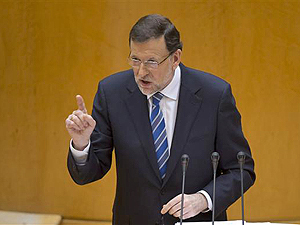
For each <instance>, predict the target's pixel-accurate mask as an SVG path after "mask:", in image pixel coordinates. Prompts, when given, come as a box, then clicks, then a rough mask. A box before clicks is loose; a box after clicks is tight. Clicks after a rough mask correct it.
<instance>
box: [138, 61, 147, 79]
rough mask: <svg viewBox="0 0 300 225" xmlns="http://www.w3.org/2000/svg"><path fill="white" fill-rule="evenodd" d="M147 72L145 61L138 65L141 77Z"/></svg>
mask: <svg viewBox="0 0 300 225" xmlns="http://www.w3.org/2000/svg"><path fill="white" fill-rule="evenodd" d="M146 74H148V70H147V68H146V67H145V65H144V63H141V64H140V66H139V67H138V70H137V75H138V76H140V77H143V76H145V75H146Z"/></svg>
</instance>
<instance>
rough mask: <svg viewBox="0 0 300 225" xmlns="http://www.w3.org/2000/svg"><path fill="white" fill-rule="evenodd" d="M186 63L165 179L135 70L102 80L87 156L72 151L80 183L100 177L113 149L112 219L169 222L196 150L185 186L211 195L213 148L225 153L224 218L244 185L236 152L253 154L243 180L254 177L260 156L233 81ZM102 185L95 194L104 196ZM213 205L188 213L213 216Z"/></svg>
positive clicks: (219, 207)
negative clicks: (247, 133) (166, 209)
mask: <svg viewBox="0 0 300 225" xmlns="http://www.w3.org/2000/svg"><path fill="white" fill-rule="evenodd" d="M180 67H181V86H180V94H179V103H178V111H177V119H176V125H175V130H174V136H173V142H172V146H171V155H170V158H169V161H168V168H167V173H166V177H165V179H164V180H163V181H162V180H161V178H160V175H159V170H158V166H157V162H156V155H155V151H154V145H153V138H152V132H151V126H150V122H149V111H148V105H147V98H146V96H145V95H143V94H142V93H141V92H140V90H139V89H138V87H137V85H136V83H135V81H134V75H133V71H132V70H128V71H124V72H120V73H117V74H114V75H112V76H109V77H107V78H105V79H104V80H102V81H101V82H100V83H99V87H98V92H97V94H96V96H95V100H94V106H93V113H92V116H93V118H94V119H95V120H96V121H97V125H96V128H95V130H94V132H93V134H92V137H91V147H90V151H89V156H88V161H87V163H86V164H85V165H81V166H80V165H76V163H75V161H74V159H73V157H72V154H69V157H68V168H69V172H70V174H71V176H72V178H73V179H74V181H75V182H76V183H77V184H86V183H89V182H93V181H96V180H98V179H101V178H102V177H103V176H104V175H105V174H106V173H107V171H108V170H109V169H110V167H111V159H112V151H113V148H114V149H115V155H116V167H117V189H116V196H115V201H114V207H113V224H117V225H123V224H131V225H155V224H162V221H163V222H164V224H165V225H171V224H174V223H175V222H177V221H178V219H177V218H175V217H173V216H170V215H169V214H166V215H164V216H163V217H162V215H161V214H160V210H161V208H162V205H163V204H165V203H167V202H168V201H169V200H170V199H172V198H173V197H175V196H176V195H178V194H180V193H181V178H182V167H181V162H180V158H181V156H182V154H184V153H185V154H188V155H189V157H190V162H189V167H188V170H187V173H186V187H185V190H186V191H185V193H187V194H191V193H196V192H197V191H199V190H205V191H206V192H207V193H208V194H209V195H210V196H212V189H213V188H212V186H213V185H212V178H213V170H212V165H211V153H212V152H213V151H217V152H219V154H220V161H219V166H218V174H217V182H216V219H217V220H226V209H227V208H228V207H229V206H230V205H231V204H232V203H233V202H234V201H236V200H237V199H238V198H239V197H240V195H241V193H240V172H239V165H238V163H237V158H236V155H237V153H238V152H239V151H244V152H245V153H246V154H247V159H246V163H245V172H244V187H245V190H247V189H248V188H249V187H250V186H251V185H252V184H253V183H254V180H255V174H254V163H253V160H252V157H251V153H250V149H249V146H248V143H247V141H246V139H245V138H244V136H243V133H242V129H241V120H240V119H241V117H240V114H239V112H238V110H237V109H236V106H235V100H234V98H233V96H232V94H231V88H230V85H229V84H228V83H226V82H225V81H223V80H221V79H220V78H217V77H215V76H213V75H210V74H207V73H204V72H201V71H197V70H194V69H191V68H187V67H185V66H184V65H182V64H181V65H180ZM101 194H103V195H104V194H105V193H98V194H97V196H99V198H100V197H101ZM209 220H211V212H208V213H200V214H198V215H197V216H195V217H193V218H190V219H188V220H186V221H209Z"/></svg>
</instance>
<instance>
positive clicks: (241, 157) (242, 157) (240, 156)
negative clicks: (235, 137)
mask: <svg viewBox="0 0 300 225" xmlns="http://www.w3.org/2000/svg"><path fill="white" fill-rule="evenodd" d="M236 157H237V159H238V161H239V162H241V163H244V162H245V159H246V154H245V152H242V151H240V152H239V153H238V154H237V155H236Z"/></svg>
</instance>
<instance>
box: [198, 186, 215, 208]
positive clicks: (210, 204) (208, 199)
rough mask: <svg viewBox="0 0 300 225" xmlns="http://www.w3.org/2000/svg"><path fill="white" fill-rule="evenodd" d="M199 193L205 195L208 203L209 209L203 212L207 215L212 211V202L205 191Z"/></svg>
mask: <svg viewBox="0 0 300 225" xmlns="http://www.w3.org/2000/svg"><path fill="white" fill-rule="evenodd" d="M198 193H200V194H203V195H204V197H205V198H206V201H207V209H206V210H204V211H202V213H207V212H209V211H211V210H212V200H211V198H210V196H209V194H208V193H207V192H206V191H204V190H201V191H198Z"/></svg>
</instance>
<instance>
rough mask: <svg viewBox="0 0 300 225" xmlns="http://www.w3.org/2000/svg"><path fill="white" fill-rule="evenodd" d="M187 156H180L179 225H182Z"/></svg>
mask: <svg viewBox="0 0 300 225" xmlns="http://www.w3.org/2000/svg"><path fill="white" fill-rule="evenodd" d="M189 159H190V158H189V156H188V155H187V154H184V155H182V156H181V165H182V190H181V191H182V192H181V206H180V225H182V217H183V203H184V186H185V172H186V170H187V167H188V164H189Z"/></svg>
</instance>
